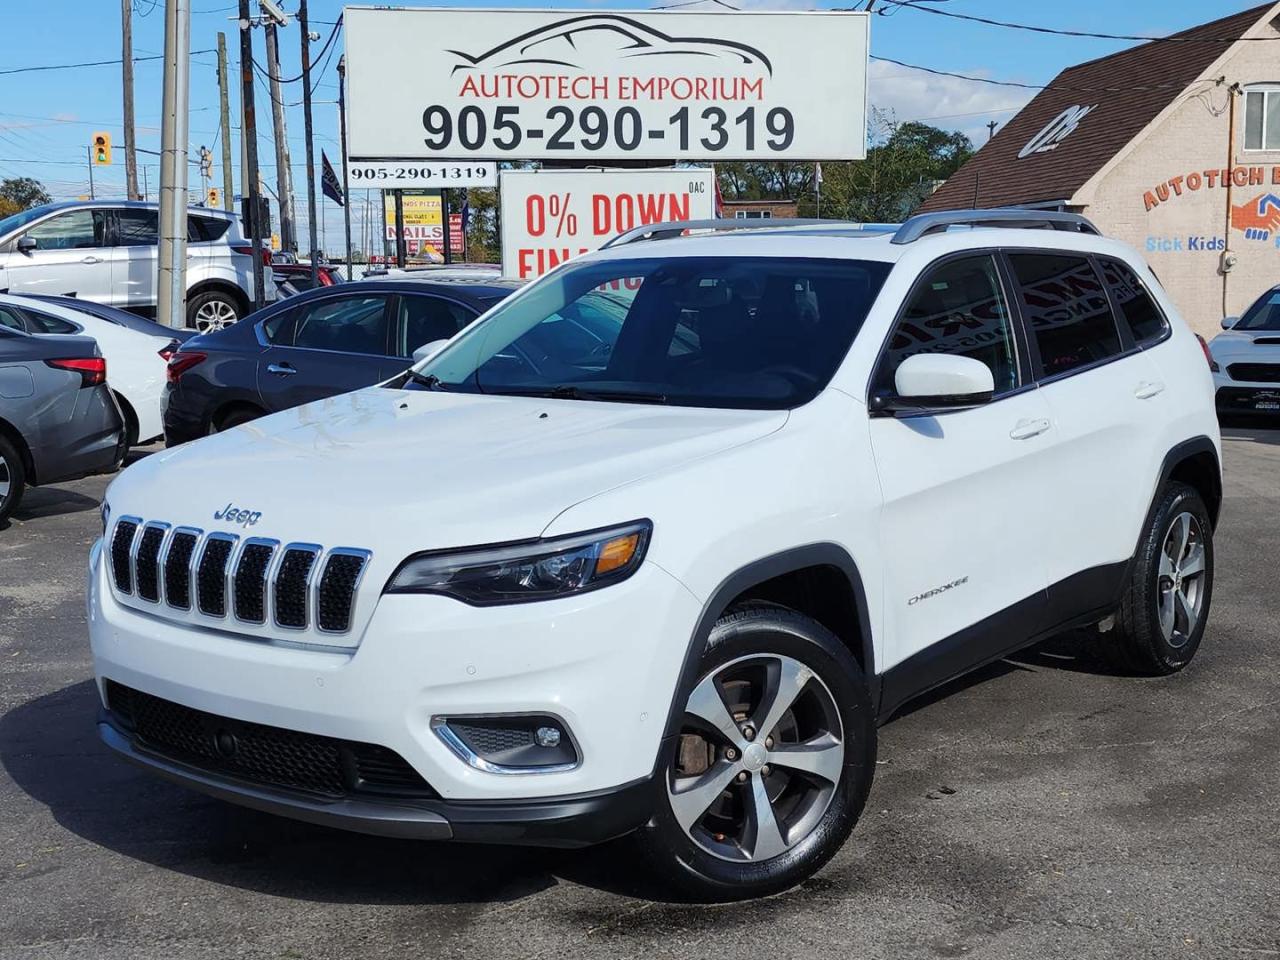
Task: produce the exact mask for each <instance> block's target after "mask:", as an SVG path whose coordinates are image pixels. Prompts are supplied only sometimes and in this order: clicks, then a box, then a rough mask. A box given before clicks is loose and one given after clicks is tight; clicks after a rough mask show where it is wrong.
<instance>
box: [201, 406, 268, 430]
mask: <svg viewBox="0 0 1280 960" xmlns="http://www.w3.org/2000/svg"><path fill="white" fill-rule="evenodd" d="M261 416H263V412H262V411H261V410H257V409H254V408H250V407H237V408H235V409H234V410H232V411H231V412H230V413H227V414H223V415H222V416H221V417H219V418H218V420H217V421H216V422H215V423H214V425H213V429H214V432H215V433H221V432H222V431H223V430H230V429H231V428H232V427H238V426H240V424H242V423H248V422H249V421H250V420H257V419H258V418H259V417H261Z"/></svg>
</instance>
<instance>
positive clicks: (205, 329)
mask: <svg viewBox="0 0 1280 960" xmlns="http://www.w3.org/2000/svg"><path fill="white" fill-rule="evenodd" d="M235 322H236V312H235V309H234V308H233V307H232V306H231V304H229V303H227V302H226V301H225V300H209V301H207V302H206V303H202V304H200V306H199V308H197V310H196V315H195V327H196V330H197V331H199V332H200V333H212V332H213V331H215V330H222V329H224V328H226V327H229V326H231V325H232V324H233V323H235Z"/></svg>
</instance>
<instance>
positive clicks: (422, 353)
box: [413, 340, 449, 363]
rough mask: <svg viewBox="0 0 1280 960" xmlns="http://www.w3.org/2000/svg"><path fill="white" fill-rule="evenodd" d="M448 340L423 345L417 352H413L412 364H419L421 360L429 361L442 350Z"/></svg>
mask: <svg viewBox="0 0 1280 960" xmlns="http://www.w3.org/2000/svg"><path fill="white" fill-rule="evenodd" d="M448 343H449V341H448V340H432V341H431V342H430V343H424V344H423V345H422V346H420V347H419V348H418V349H417V350H415V351H413V362H414V363H421V362H422V361H423V360H430V359H431V358H432V357H434V356H435V355H436V354H437V353H439V352H440V351H441V350H443V349H444V348H445V347H446V346H447V345H448Z"/></svg>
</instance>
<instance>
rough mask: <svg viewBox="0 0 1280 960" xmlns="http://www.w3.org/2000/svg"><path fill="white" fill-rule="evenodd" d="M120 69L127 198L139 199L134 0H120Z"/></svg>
mask: <svg viewBox="0 0 1280 960" xmlns="http://www.w3.org/2000/svg"><path fill="white" fill-rule="evenodd" d="M120 38H121V40H120V46H121V50H120V70H121V73H122V75H123V76H122V80H123V83H124V189H125V199H127V200H137V199H138V151H137V150H136V149H135V146H136V145H135V143H134V129H133V0H120Z"/></svg>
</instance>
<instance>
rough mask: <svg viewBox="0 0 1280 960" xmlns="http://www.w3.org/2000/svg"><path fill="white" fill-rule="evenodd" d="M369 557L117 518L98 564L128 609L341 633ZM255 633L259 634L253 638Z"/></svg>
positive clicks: (349, 618)
mask: <svg viewBox="0 0 1280 960" xmlns="http://www.w3.org/2000/svg"><path fill="white" fill-rule="evenodd" d="M371 556H372V554H371V553H370V552H369V551H368V550H361V549H357V548H355V547H333V548H331V549H328V550H326V549H325V548H324V547H323V546H321V545H320V544H318V543H296V542H295V543H287V544H285V545H284V546H283V547H282V546H281V544H280V541H279V540H272V539H269V538H266V537H246V538H241V537H240V536H238V535H237V534H233V533H226V532H223V531H220V530H215V531H213V532H210V533H205V532H204V531H203V530H201V529H200V528H198V527H184V526H177V527H175V526H171V525H170V524H169V523H166V522H164V521H159V520H151V521H144V520H143V519H142V518H140V517H133V516H122V517H120V518H118V519H117V520H116V522H115V525H114V526H113V527H112V528H111V535H110V538H109V539H108V540H107V541H106V543H105V553H104V558H105V560H106V562H107V564H108V567H107V574H108V579H109V580H110V581H111V585H112V587H113V588H114V590H115V592H116V593H117V594H118V595H121V596H129V597H134V598H136V599H135V605H138V604H137V602H138V601H141V603H142V605H143V606H144V607H150V606H156V607H164V608H169V609H171V610H174V611H178V612H180V613H183V614H185V615H187V617H194V618H196V622H198V621H199V618H205V617H211V618H215V619H217V620H224V619H227V618H228V616H230V617H231V618H232V619H234V620H235V621H237V622H239V623H243V624H245V625H246V626H247V627H249V628H254V627H256V628H262V627H269V628H272V629H281V630H287V631H289V632H290V633H297V632H302V631H315V632H317V633H321V634H328V635H339V634H344V633H348V632H349V631H350V630H351V626H352V616H353V614H354V611H355V605H356V599H357V596H358V591H359V587H360V582H361V580H362V579H363V578H364V574H365V572H366V570H367V569H368V566H369V560H370V557H371ZM255 632H258V631H255Z"/></svg>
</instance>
